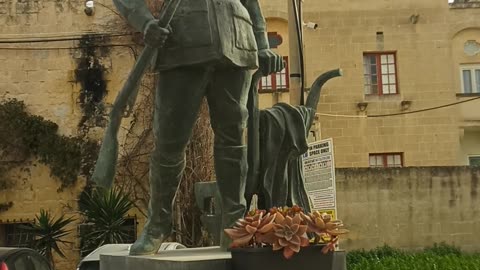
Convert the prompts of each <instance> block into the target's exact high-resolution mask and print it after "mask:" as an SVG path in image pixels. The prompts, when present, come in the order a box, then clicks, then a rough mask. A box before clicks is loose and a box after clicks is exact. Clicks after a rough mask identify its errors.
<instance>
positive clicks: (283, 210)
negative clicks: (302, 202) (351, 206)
mask: <svg viewBox="0 0 480 270" xmlns="http://www.w3.org/2000/svg"><path fill="white" fill-rule="evenodd" d="M225 233H226V234H227V235H228V236H229V237H230V238H232V239H233V243H232V245H231V247H232V248H238V247H262V246H271V247H272V249H273V250H274V251H276V250H283V256H284V257H285V258H287V259H289V258H291V257H292V256H293V255H294V254H295V253H298V252H300V250H301V248H302V247H306V246H308V245H309V244H324V245H325V246H324V247H323V248H322V252H323V253H328V252H329V251H334V250H335V245H336V243H337V242H338V238H339V236H340V235H342V234H346V233H348V230H346V229H343V223H342V221H340V220H332V217H331V216H330V215H328V214H326V213H321V212H318V211H315V212H313V213H304V211H303V209H302V208H300V207H298V206H293V207H279V208H276V207H274V208H272V209H270V210H269V212H268V213H267V212H266V211H264V210H255V211H252V212H249V213H248V214H247V216H246V217H245V218H244V219H240V220H238V221H237V223H236V224H235V226H234V227H233V228H230V229H225ZM307 233H315V238H314V239H313V241H310V240H309V238H308V236H307Z"/></svg>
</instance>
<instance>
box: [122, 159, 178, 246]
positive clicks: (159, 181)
mask: <svg viewBox="0 0 480 270" xmlns="http://www.w3.org/2000/svg"><path fill="white" fill-rule="evenodd" d="M184 167H185V161H184V160H182V161H181V162H179V163H178V164H175V165H172V166H168V165H160V164H152V166H151V168H150V192H151V195H150V203H149V207H148V220H147V223H146V224H145V227H144V228H143V231H142V234H141V235H140V237H139V238H138V239H137V241H135V243H134V244H133V245H132V246H131V248H130V255H152V254H155V253H157V251H158V249H159V248H160V245H161V244H162V243H163V242H164V241H165V240H166V239H167V238H168V237H169V236H170V234H171V232H172V204H173V199H174V197H175V193H176V191H177V187H178V183H179V181H180V178H181V176H182V172H183V169H184Z"/></svg>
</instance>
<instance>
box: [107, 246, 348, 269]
mask: <svg viewBox="0 0 480 270" xmlns="http://www.w3.org/2000/svg"><path fill="white" fill-rule="evenodd" d="M231 258H232V256H231V253H230V252H225V251H221V250H220V248H219V247H208V248H188V249H179V250H167V251H162V252H160V253H158V254H156V255H153V256H128V252H127V251H125V252H118V253H112V254H102V255H101V256H100V270H233V269H232V267H231V264H230V260H231ZM333 270H346V264H345V252H336V253H335V256H334V266H333Z"/></svg>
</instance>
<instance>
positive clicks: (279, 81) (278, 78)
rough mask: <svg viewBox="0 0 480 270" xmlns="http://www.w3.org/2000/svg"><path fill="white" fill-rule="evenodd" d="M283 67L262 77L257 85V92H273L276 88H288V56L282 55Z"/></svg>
mask: <svg viewBox="0 0 480 270" xmlns="http://www.w3.org/2000/svg"><path fill="white" fill-rule="evenodd" d="M283 60H284V62H285V68H284V69H283V70H282V71H280V72H278V73H273V74H271V75H268V76H265V77H262V79H261V80H260V85H259V87H258V90H259V92H274V91H277V90H288V87H289V73H288V57H283Z"/></svg>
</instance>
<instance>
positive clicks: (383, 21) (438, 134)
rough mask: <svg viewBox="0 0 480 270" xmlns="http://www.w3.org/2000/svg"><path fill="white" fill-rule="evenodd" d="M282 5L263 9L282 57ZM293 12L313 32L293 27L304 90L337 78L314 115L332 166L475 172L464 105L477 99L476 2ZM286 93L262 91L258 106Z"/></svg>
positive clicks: (477, 119)
mask: <svg viewBox="0 0 480 270" xmlns="http://www.w3.org/2000/svg"><path fill="white" fill-rule="evenodd" d="M286 3H287V2H286V1H282V0H270V1H264V2H263V5H264V13H265V15H266V17H267V18H268V19H267V21H268V26H269V31H270V32H272V34H276V35H279V36H280V37H281V39H282V40H283V41H284V42H283V43H282V44H281V45H279V46H278V49H277V50H278V51H279V52H280V53H282V54H284V55H286V56H288V22H287V18H288V16H287V6H286ZM303 11H304V19H303V22H304V24H308V23H309V22H311V23H315V24H317V25H318V27H317V28H316V29H311V28H308V27H304V29H303V31H304V50H305V52H304V54H305V66H306V78H307V83H306V87H307V88H308V87H309V86H310V85H311V84H312V82H313V81H314V80H315V79H316V77H317V76H319V75H320V74H322V73H323V72H326V71H328V70H331V69H334V68H341V69H342V70H343V71H344V76H343V77H341V78H338V79H335V80H332V81H331V82H328V84H327V85H326V86H325V88H324V91H323V93H322V97H321V101H320V105H319V108H318V113H319V114H318V123H319V126H320V127H319V130H320V131H321V132H320V134H321V135H320V136H317V139H318V138H319V137H320V138H333V139H334V144H335V159H336V166H337V167H369V166H370V167H398V166H447V165H448V166H456V165H475V164H478V160H479V155H480V141H479V138H480V100H472V101H469V100H470V99H472V98H476V97H478V96H479V95H480V88H479V87H478V85H479V84H478V83H477V77H478V78H479V79H478V80H479V81H480V70H479V69H478V68H479V63H480V56H479V55H478V47H479V44H478V43H477V42H478V41H479V38H478V35H479V33H480V28H479V27H480V24H478V23H477V22H476V18H477V17H478V16H479V15H480V9H478V1H468V2H467V3H448V2H447V1H434V0H421V1H375V0H371V1H367V2H365V1H362V2H358V1H342V2H338V1H305V3H304V6H303ZM289 60H290V61H292V59H289ZM477 74H478V75H477ZM270 92H272V91H271V90H270ZM287 92H288V91H286V90H284V89H280V90H278V91H273V93H264V94H262V97H261V105H262V106H264V107H268V106H271V105H272V104H273V103H276V102H278V101H288V93H287ZM459 102H464V103H460V104H455V103H459ZM437 107H442V108H437ZM317 127H318V125H317Z"/></svg>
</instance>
